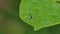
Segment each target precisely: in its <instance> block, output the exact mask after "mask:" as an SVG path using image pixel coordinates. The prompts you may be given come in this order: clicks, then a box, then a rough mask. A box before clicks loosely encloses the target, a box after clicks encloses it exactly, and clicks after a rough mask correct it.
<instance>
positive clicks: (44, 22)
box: [19, 0, 60, 31]
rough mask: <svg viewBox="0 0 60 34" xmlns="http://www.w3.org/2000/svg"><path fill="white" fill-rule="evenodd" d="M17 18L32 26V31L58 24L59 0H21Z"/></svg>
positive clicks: (59, 16)
mask: <svg viewBox="0 0 60 34" xmlns="http://www.w3.org/2000/svg"><path fill="white" fill-rule="evenodd" d="M19 16H20V18H21V19H22V20H23V21H24V22H26V23H28V24H30V25H32V26H33V27H34V31H36V30H39V29H41V28H44V27H49V26H53V25H56V24H60V4H59V0H22V1H21V4H20V9H19Z"/></svg>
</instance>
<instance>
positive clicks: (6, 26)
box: [0, 0, 60, 34]
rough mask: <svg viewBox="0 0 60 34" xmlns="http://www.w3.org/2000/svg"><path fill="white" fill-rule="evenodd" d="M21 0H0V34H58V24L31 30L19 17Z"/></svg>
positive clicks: (59, 26) (59, 27)
mask: <svg viewBox="0 0 60 34" xmlns="http://www.w3.org/2000/svg"><path fill="white" fill-rule="evenodd" d="M20 3H21V0H0V34H60V24H58V25H55V26H51V27H48V28H43V29H40V30H38V31H35V32H34V31H33V27H32V26H31V25H29V24H26V23H25V22H24V21H23V20H21V19H20V17H19V4H20Z"/></svg>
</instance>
